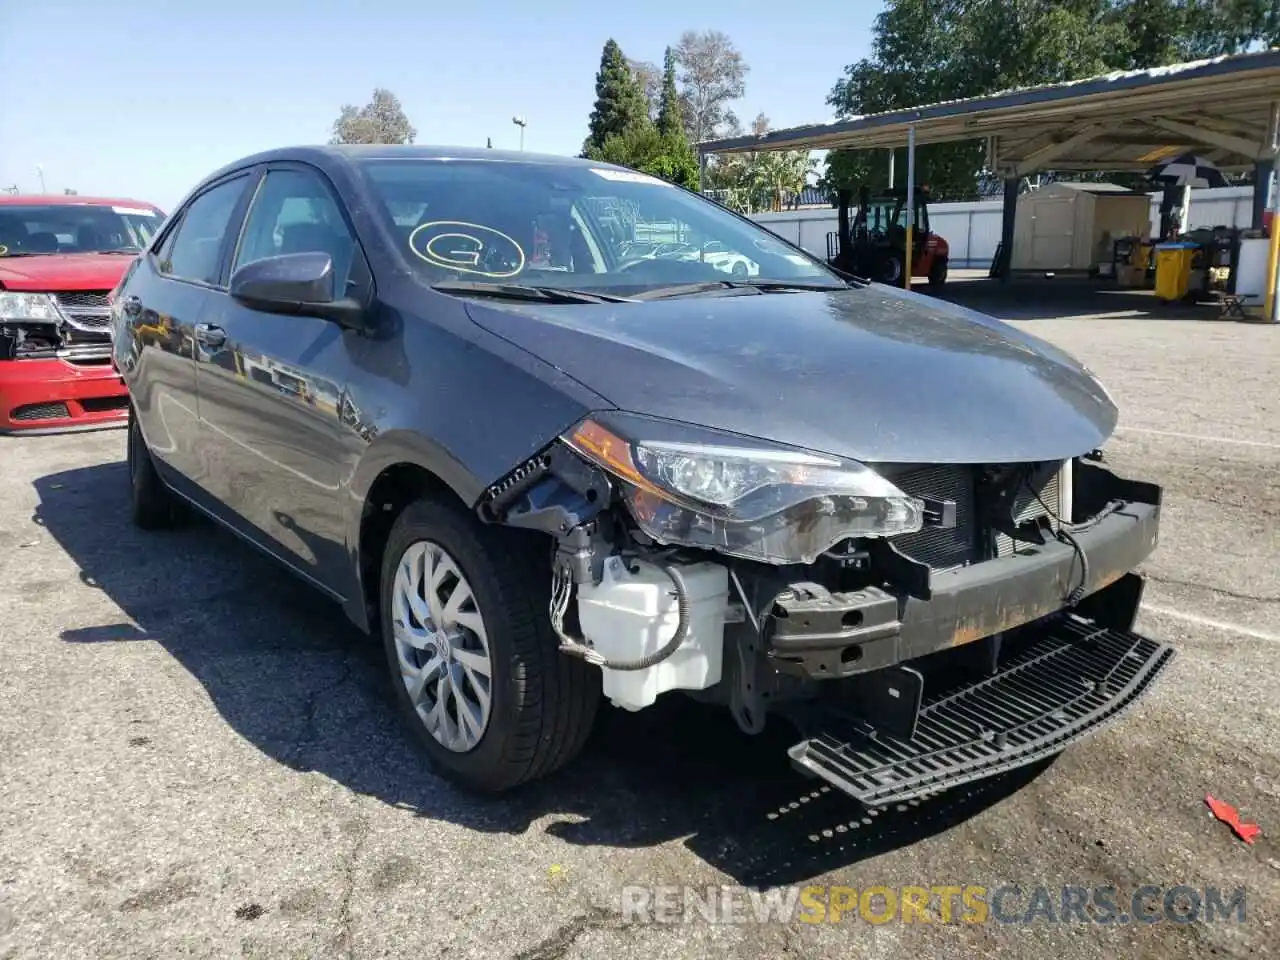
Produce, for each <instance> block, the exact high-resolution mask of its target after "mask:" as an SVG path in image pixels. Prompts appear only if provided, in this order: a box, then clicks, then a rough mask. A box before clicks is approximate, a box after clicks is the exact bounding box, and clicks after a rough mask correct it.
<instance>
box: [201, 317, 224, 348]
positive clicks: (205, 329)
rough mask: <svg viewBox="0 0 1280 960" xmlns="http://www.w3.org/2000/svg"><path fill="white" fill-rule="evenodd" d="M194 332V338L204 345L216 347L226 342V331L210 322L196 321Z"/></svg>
mask: <svg viewBox="0 0 1280 960" xmlns="http://www.w3.org/2000/svg"><path fill="white" fill-rule="evenodd" d="M195 334H196V339H197V340H199V341H200V342H201V343H202V344H204V345H205V346H206V347H213V348H214V349H217V348H218V347H220V346H222V345H223V344H224V343H226V342H227V332H226V331H225V330H223V329H222V328H221V327H215V326H214V325H213V324H211V323H197V324H196V329H195Z"/></svg>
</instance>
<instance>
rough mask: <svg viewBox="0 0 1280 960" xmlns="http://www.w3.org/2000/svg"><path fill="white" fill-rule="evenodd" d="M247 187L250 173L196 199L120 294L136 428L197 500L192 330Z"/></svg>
mask: <svg viewBox="0 0 1280 960" xmlns="http://www.w3.org/2000/svg"><path fill="white" fill-rule="evenodd" d="M250 182H251V176H250V174H249V172H248V171H244V172H240V173H237V174H234V175H232V176H229V177H226V178H224V179H222V180H219V181H218V182H216V183H213V184H210V185H209V186H208V187H206V188H205V189H204V190H202V191H201V192H200V193H199V194H197V195H196V196H194V197H192V198H191V200H190V201H189V202H188V203H187V204H186V205H185V206H184V207H183V209H182V210H181V211H179V213H178V215H177V216H176V217H175V219H174V222H173V223H172V224H171V225H170V226H169V228H168V229H166V230H165V232H164V234H163V235H162V236H161V237H160V238H158V242H157V246H155V247H154V248H153V249H152V251H150V252H149V253H148V254H147V256H146V257H145V258H144V262H143V263H142V264H141V265H140V266H139V268H138V269H137V270H136V271H135V273H134V275H133V276H132V277H131V278H130V280H129V283H128V285H127V287H126V288H125V289H124V290H123V291H122V292H123V297H122V300H121V309H122V310H123V311H124V314H125V324H126V327H127V329H128V331H129V333H130V334H131V340H132V344H131V346H130V356H129V358H128V360H127V369H128V373H127V375H126V380H127V381H128V383H129V389H130V395H131V399H132V402H133V406H134V408H135V410H136V411H137V415H138V418H139V424H140V426H141V428H142V432H143V435H144V436H145V438H146V441H147V445H148V447H149V448H150V449H151V452H152V454H153V456H154V457H155V458H156V459H157V460H158V461H159V463H158V466H159V468H160V470H161V471H162V472H163V473H164V474H165V478H166V479H167V480H169V481H170V482H172V483H173V484H174V485H175V486H178V487H179V488H180V489H182V491H183V492H184V493H186V494H188V495H193V496H194V495H198V491H199V490H201V489H203V490H205V491H207V479H208V477H207V474H208V470H207V467H206V466H205V464H204V461H203V459H202V457H201V456H200V448H199V440H200V428H199V408H198V401H197V397H196V375H195V364H194V359H193V358H194V353H195V331H196V327H197V325H198V324H199V322H200V318H201V316H202V315H203V313H204V311H205V310H206V309H208V307H209V304H210V301H211V299H212V298H214V297H216V296H217V294H218V290H219V288H220V286H221V285H222V283H223V272H224V271H223V267H224V264H225V259H226V256H227V254H228V253H229V251H230V246H231V243H232V242H233V241H234V238H235V228H236V226H238V224H239V222H240V214H241V211H242V210H243V207H244V204H245V203H246V202H247V200H248V187H249V186H250ZM184 481H186V482H184Z"/></svg>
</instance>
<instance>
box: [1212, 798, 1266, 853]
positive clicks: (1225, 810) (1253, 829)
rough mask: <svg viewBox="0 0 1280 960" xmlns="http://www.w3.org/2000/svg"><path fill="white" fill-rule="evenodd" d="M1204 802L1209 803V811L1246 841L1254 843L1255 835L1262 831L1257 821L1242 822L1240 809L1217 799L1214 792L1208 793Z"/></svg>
mask: <svg viewBox="0 0 1280 960" xmlns="http://www.w3.org/2000/svg"><path fill="white" fill-rule="evenodd" d="M1204 802H1205V803H1207V804H1208V805H1209V811H1210V812H1211V813H1212V814H1213V815H1214V816H1215V817H1217V818H1218V819H1219V820H1221V821H1222V822H1223V823H1225V824H1226V825H1227V826H1228V827H1230V828H1231V829H1232V831H1233V832H1234V833H1235V835H1236V836H1237V837H1239V838H1240V839H1241V840H1243V841H1244V842H1245V843H1253V839H1254V837H1256V836H1257V835H1258V834H1260V833H1262V828H1261V827H1260V826H1258V825H1257V824H1256V823H1241V822H1240V813H1239V811H1238V810H1236V808H1235V807H1233V806H1231V804H1229V803H1223V802H1222V801H1221V800H1216V799H1214V797H1213V795H1212V794H1208V793H1206V794H1205V796H1204Z"/></svg>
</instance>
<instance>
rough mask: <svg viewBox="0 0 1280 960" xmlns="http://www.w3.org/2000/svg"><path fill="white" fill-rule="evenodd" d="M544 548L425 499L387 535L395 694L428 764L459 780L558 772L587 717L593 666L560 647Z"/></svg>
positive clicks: (487, 786) (575, 749)
mask: <svg viewBox="0 0 1280 960" xmlns="http://www.w3.org/2000/svg"><path fill="white" fill-rule="evenodd" d="M549 554H550V550H548V549H546V544H544V543H543V542H542V541H541V540H540V539H536V538H532V537H529V536H525V535H522V534H521V533H517V532H515V531H511V530H507V529H504V528H501V527H495V526H490V525H487V524H483V523H481V522H480V521H479V520H477V519H476V518H475V517H473V516H471V515H470V514H468V513H467V512H465V511H463V510H462V509H460V508H458V507H454V506H452V505H451V504H448V503H444V502H442V501H440V500H437V499H434V498H426V499H422V500H418V501H416V502H414V503H412V504H410V505H409V506H408V507H407V508H405V510H404V512H403V513H401V514H400V516H399V517H398V518H397V519H396V522H395V524H394V525H393V526H392V529H391V533H390V535H389V536H388V538H387V544H386V547H385V549H384V551H383V559H382V576H381V583H380V598H379V608H380V612H381V616H380V620H381V627H382V638H383V645H384V647H385V650H386V655H387V667H388V669H389V671H390V674H391V678H390V679H391V686H392V696H393V698H394V700H395V703H396V708H397V711H398V712H399V714H400V716H401V719H402V720H403V721H404V722H405V723H406V724H407V725H408V727H409V729H410V730H411V731H412V733H413V735H414V737H415V738H416V739H417V741H418V743H419V744H420V745H421V746H422V748H423V749H424V750H425V751H426V753H427V755H428V756H429V757H430V759H431V761H432V765H433V766H434V768H435V769H436V771H437V772H439V773H440V774H441V775H442V776H444V777H445V778H446V779H448V780H450V781H452V782H453V783H456V784H457V785H459V786H461V787H463V788H465V789H468V790H473V791H477V792H482V793H490V794H492V793H501V792H503V791H506V790H510V789H512V788H513V787H516V786H519V785H520V784H522V783H526V782H528V781H531V780H536V779H539V778H541V777H544V776H546V775H548V774H550V773H552V772H553V771H555V770H558V769H559V768H561V767H563V766H565V765H566V764H567V763H569V762H570V761H571V760H572V759H574V757H576V756H577V755H578V753H579V752H580V751H581V749H582V747H583V744H584V743H585V742H586V740H587V737H588V736H589V734H590V733H591V729H592V726H593V724H594V722H595V717H596V713H597V710H598V708H599V704H600V699H601V692H600V671H599V670H598V669H596V668H595V667H593V666H590V665H589V664H587V663H585V662H583V661H581V660H577V659H574V658H572V657H569V656H566V655H565V654H562V653H560V652H559V650H558V649H557V648H558V646H559V641H558V639H557V638H556V636H555V632H554V631H553V630H552V629H551V619H550V616H549V614H548V610H547V607H548V602H549V599H550V587H551V569H550V563H549ZM436 571H442V572H439V573H436ZM433 574H434V575H435V583H436V587H435V589H434V590H432V589H431V587H430V585H429V582H430V581H431V580H432V579H433ZM424 584H426V585H427V587H426V589H425V590H424V589H422V587H423V585H424ZM429 596H430V597H431V598H432V599H430V600H428V599H427V597H429ZM459 596H462V597H463V599H461V600H459V599H458V597H459ZM450 611H452V613H451V612H450ZM485 670H487V671H488V677H487V682H486V678H485V677H484V672H485ZM437 705H438V706H439V709H438V710H437V709H436V707H437ZM473 708H474V709H473ZM463 710H466V711H467V714H466V716H465V717H464V714H463V712H462V711H463ZM467 718H470V722H466V720H467ZM433 731H434V732H433Z"/></svg>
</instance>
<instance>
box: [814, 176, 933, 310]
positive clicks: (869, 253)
mask: <svg viewBox="0 0 1280 960" xmlns="http://www.w3.org/2000/svg"><path fill="white" fill-rule="evenodd" d="M853 196H854V193H853V191H852V190H840V191H838V192H837V193H836V208H837V211H838V214H839V221H838V227H837V230H836V231H835V232H834V233H828V234H827V262H828V263H830V264H831V265H832V266H833V267H835V268H836V269H837V270H843V271H844V272H845V273H851V274H854V275H855V276H859V277H867V278H868V279H871V280H878V281H879V282H881V283H888V284H893V285H895V286H899V287H900V286H902V285H903V276H902V270H903V264H904V263H905V261H906V256H905V247H906V242H907V238H906V234H907V220H906V214H905V207H906V205H907V191H906V190H905V189H899V190H891V191H890V192H889V193H888V194H887V195H884V196H879V197H872V196H871V195H870V191H869V190H868V189H867V188H866V187H861V188H859V189H858V191H857V198H858V199H857V206H856V207H855V208H853V214H854V215H853V218H852V220H851V219H850V217H849V213H850V208H851V207H852V201H853ZM912 206H914V207H915V210H914V211H913V213H914V218H913V223H912V243H911V247H912V258H911V276H912V277H913V278H914V277H922V278H925V279H927V280H928V281H929V286H930V287H933V288H935V289H937V288H940V287H942V285H943V284H945V283H946V282H947V260H948V257H949V254H950V247H949V246H948V245H947V241H946V240H944V239H943V238H942V237H940V236H938V234H936V233H934V232H933V231H932V230H930V229H929V188H928V187H927V186H924V185H922V186H919V187H917V188H916V191H915V198H914V202H913V204H912Z"/></svg>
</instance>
